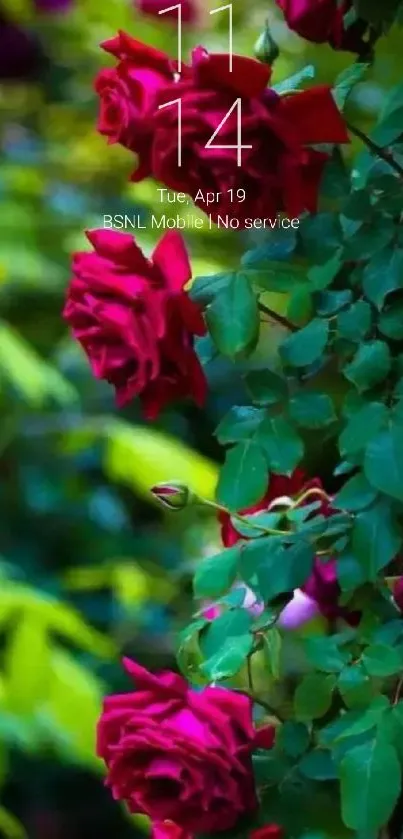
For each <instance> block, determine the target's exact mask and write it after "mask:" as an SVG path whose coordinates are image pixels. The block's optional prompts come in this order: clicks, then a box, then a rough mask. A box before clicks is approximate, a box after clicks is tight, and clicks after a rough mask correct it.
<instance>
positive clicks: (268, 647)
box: [262, 626, 282, 681]
mask: <svg viewBox="0 0 403 839" xmlns="http://www.w3.org/2000/svg"><path fill="white" fill-rule="evenodd" d="M262 638H263V650H264V655H265V662H266V666H267V668H268V671H269V673H270V676H271V677H272V678H273V679H274V681H278V679H279V678H280V662H281V646H282V638H281V634H280V632H279V631H278V629H276V627H275V626H273V627H272V628H271V629H268V630H267V632H265V633H264V634H263V636H262Z"/></svg>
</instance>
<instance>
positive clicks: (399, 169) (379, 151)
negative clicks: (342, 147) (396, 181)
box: [346, 120, 403, 178]
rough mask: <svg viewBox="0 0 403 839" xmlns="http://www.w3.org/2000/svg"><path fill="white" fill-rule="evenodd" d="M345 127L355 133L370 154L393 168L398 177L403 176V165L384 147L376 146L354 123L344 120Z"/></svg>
mask: <svg viewBox="0 0 403 839" xmlns="http://www.w3.org/2000/svg"><path fill="white" fill-rule="evenodd" d="M346 125H347V128H348V129H349V130H350V131H351V133H352V134H355V136H356V137H358V138H359V140H361V141H362V142H363V143H365V145H366V146H367V148H369V150H370V151H371V152H372V154H374V155H376V156H377V157H380V158H381V160H384V161H385V163H388V164H389V166H390V167H391V168H392V169H394V170H395V172H396V173H397V174H398V175H399V177H400V178H403V166H401V165H400V163H398V162H397V160H395V158H394V157H393V154H392V153H391V152H389V151H386V149H383V148H382V147H381V146H378V145H377V143H374V141H373V140H371V139H370V137H368V136H367V135H366V134H365V133H364V131H361V128H357V127H356V126H355V125H352V123H351V122H348V121H347V120H346Z"/></svg>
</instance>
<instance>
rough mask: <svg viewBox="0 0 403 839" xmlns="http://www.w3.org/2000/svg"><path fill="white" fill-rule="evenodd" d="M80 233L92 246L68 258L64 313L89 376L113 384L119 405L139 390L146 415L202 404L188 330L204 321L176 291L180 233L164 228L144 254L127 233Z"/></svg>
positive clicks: (180, 282)
mask: <svg viewBox="0 0 403 839" xmlns="http://www.w3.org/2000/svg"><path fill="white" fill-rule="evenodd" d="M87 237H88V239H89V240H90V242H91V244H92V245H93V247H94V252H91V253H88V252H81V253H76V254H75V255H74V257H73V275H74V276H73V279H72V281H71V283H70V287H69V290H68V296H67V302H66V306H65V309H64V317H65V319H66V320H67V321H68V322H69V324H70V326H71V328H72V331H73V335H74V337H75V338H76V340H78V341H79V342H80V344H82V346H83V347H84V350H85V352H86V353H87V356H88V358H89V361H90V364H91V367H92V371H93V374H94V376H96V377H97V378H99V379H106V381H108V382H110V383H111V384H112V385H113V386H114V387H115V389H116V398H117V404H118V406H119V407H121V406H122V405H125V404H126V403H127V402H129V401H130V400H131V399H133V398H134V397H135V396H140V399H141V402H142V405H143V409H144V413H145V416H146V417H147V418H148V419H154V418H155V417H156V416H157V415H158V413H159V411H160V410H161V408H162V407H163V406H164V405H165V404H167V403H169V402H172V401H173V400H174V399H179V398H182V397H187V396H191V397H193V398H194V400H195V401H196V402H197V403H198V404H199V405H202V404H203V402H204V398H205V394H206V381H205V378H204V374H203V371H202V368H201V366H200V363H199V361H198V358H197V355H196V353H195V351H194V348H193V337H194V335H203V334H204V332H205V326H204V321H203V318H202V315H201V313H200V310H199V309H198V307H197V306H196V305H195V304H194V303H193V302H192V301H191V300H190V299H189V297H188V296H187V295H186V294H185V292H184V291H183V287H184V286H185V285H186V283H187V282H188V280H189V279H190V277H191V269H190V265H189V259H188V255H187V252H186V248H185V244H184V242H183V239H182V237H181V235H180V234H179V233H177V232H176V231H169V232H168V233H166V234H165V235H164V236H163V237H162V239H161V240H160V242H159V244H158V245H157V247H156V248H155V250H154V252H153V254H152V256H151V259H146V257H145V256H144V255H143V253H142V252H141V250H140V248H139V247H138V245H137V244H136V242H135V240H134V239H133V237H132V236H130V235H129V234H127V233H116V232H113V231H111V230H92V231H90V232H89V233H87Z"/></svg>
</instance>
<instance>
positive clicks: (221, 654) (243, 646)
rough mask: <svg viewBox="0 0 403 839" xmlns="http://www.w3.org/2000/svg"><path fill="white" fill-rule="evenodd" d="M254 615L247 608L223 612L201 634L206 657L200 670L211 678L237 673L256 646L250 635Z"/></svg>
mask: <svg viewBox="0 0 403 839" xmlns="http://www.w3.org/2000/svg"><path fill="white" fill-rule="evenodd" d="M250 625H251V617H250V615H249V614H248V612H246V611H245V610H244V609H236V610H232V611H230V612H226V613H225V614H224V615H221V616H220V617H219V618H217V619H216V620H215V621H213V623H211V624H210V625H209V626H208V627H207V629H205V630H203V631H202V633H201V636H200V648H201V651H202V654H203V656H204V658H205V661H204V662H203V664H202V666H201V670H202V671H203V672H204V673H206V675H207V676H208V677H209V679H210V680H211V681H220V680H221V679H227V678H229V677H230V676H234V675H235V674H236V673H238V672H239V670H240V669H241V667H243V665H244V664H245V661H246V658H247V656H248V654H249V653H250V651H251V649H252V646H253V636H252V635H251V634H250V631H249V630H250Z"/></svg>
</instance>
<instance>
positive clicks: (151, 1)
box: [136, 0, 199, 23]
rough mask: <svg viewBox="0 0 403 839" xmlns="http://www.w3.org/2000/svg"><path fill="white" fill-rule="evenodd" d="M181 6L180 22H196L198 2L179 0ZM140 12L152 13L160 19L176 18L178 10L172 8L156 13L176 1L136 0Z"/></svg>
mask: <svg viewBox="0 0 403 839" xmlns="http://www.w3.org/2000/svg"><path fill="white" fill-rule="evenodd" d="M180 2H181V6H182V23H196V22H197V21H198V19H199V11H198V4H197V2H196V0H180ZM136 5H137V6H138V8H139V10H140V12H142V13H143V14H145V15H152V16H153V17H158V18H159V19H160V20H166V19H167V18H172V20H175V21H177V20H178V10H177V9H172V11H170V12H166V13H165V14H164V15H160V14H158V13H159V12H160V11H162V10H163V9H169V7H170V6H174V5H177V2H176V0H175V2H169V0H136Z"/></svg>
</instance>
